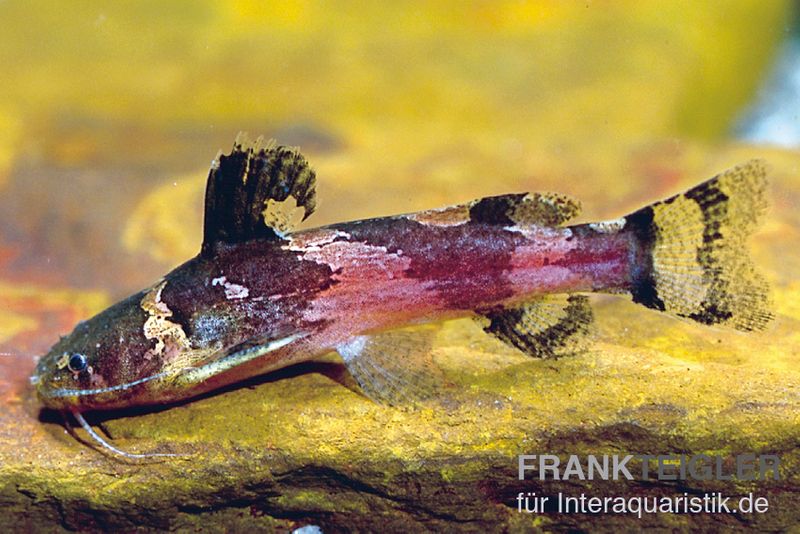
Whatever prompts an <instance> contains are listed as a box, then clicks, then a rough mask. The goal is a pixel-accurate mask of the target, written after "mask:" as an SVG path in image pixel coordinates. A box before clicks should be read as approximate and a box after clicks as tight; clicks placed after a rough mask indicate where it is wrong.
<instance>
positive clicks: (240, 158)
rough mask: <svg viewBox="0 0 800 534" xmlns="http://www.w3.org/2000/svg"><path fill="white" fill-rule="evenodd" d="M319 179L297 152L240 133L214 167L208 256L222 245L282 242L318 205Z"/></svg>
mask: <svg viewBox="0 0 800 534" xmlns="http://www.w3.org/2000/svg"><path fill="white" fill-rule="evenodd" d="M315 185H316V175H315V174H314V171H313V170H312V169H311V167H310V166H309V165H308V162H307V161H306V159H305V158H304V157H303V156H302V154H300V153H299V152H298V151H297V150H296V149H292V148H287V147H285V146H280V145H276V144H275V143H274V142H273V141H269V142H267V143H266V144H264V143H262V139H261V138H258V139H257V140H256V141H255V142H251V141H249V140H248V139H247V136H246V135H244V134H239V135H238V136H237V138H236V141H235V142H234V144H233V150H232V151H231V153H230V154H228V155H224V154H223V155H220V156H218V157H217V159H216V160H215V161H214V163H213V164H212V166H211V171H210V172H209V175H208V183H207V185H206V205H205V226H204V230H203V249H202V253H203V254H212V253H213V251H214V248H215V247H216V245H217V244H218V243H228V244H232V243H239V242H242V241H249V240H252V239H281V238H282V237H283V235H284V234H285V233H286V232H288V231H290V230H291V229H292V228H293V227H294V225H295V224H297V223H299V222H300V221H304V220H305V219H307V218H308V216H309V215H311V214H312V213H313V212H314V208H315V206H316V190H315Z"/></svg>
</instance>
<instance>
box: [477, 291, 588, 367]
mask: <svg viewBox="0 0 800 534" xmlns="http://www.w3.org/2000/svg"><path fill="white" fill-rule="evenodd" d="M478 313H480V315H481V317H479V318H478V322H479V323H480V324H481V326H483V329H484V331H485V332H487V333H489V334H492V335H493V336H495V337H496V338H497V339H499V340H500V341H502V342H504V343H506V344H507V345H510V346H511V347H514V348H516V349H519V350H521V351H522V352H524V353H525V354H527V355H529V356H533V357H535V358H559V357H561V356H567V355H572V354H578V353H580V352H583V351H584V350H585V349H586V348H587V347H588V345H589V341H590V339H591V337H592V333H593V326H592V323H593V318H594V315H593V313H592V309H591V307H590V305H589V299H588V298H587V297H586V296H585V295H549V296H545V297H540V298H538V299H536V300H533V301H530V302H527V303H525V304H523V305H520V306H517V307H513V308H501V309H491V310H487V311H479V312H478Z"/></svg>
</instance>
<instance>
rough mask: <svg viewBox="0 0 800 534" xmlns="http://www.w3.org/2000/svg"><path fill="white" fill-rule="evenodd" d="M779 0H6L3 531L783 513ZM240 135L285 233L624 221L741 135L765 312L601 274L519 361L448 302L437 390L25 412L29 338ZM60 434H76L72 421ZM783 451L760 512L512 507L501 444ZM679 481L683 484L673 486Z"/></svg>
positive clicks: (787, 388) (1, 186)
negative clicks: (111, 447)
mask: <svg viewBox="0 0 800 534" xmlns="http://www.w3.org/2000/svg"><path fill="white" fill-rule="evenodd" d="M797 11H798V5H797V3H792V2H781V1H774V2H757V1H730V2H690V1H676V2H654V1H646V2H641V1H619V2H611V1H583V2H557V1H539V2H520V1H493V2H489V1H485V2H404V1H397V2H344V1H341V2H322V1H319V2H315V1H282V2H274V3H269V2H266V3H265V2H257V1H231V2H210V1H177V0H176V1H170V2H147V1H142V2H124V3H122V2H89V1H85V2H84V1H81V2H70V3H63V2H47V1H32V2H14V1H7V2H3V3H0V20H1V21H2V22H3V31H2V33H0V65H2V72H3V81H2V83H0V353H3V355H0V528H3V529H9V528H11V529H15V530H42V529H46V530H62V529H64V530H85V531H99V530H104V529H114V528H116V529H125V530H131V529H134V528H141V529H208V530H212V531H221V530H223V529H228V530H236V529H258V530H263V531H273V530H275V531H291V530H293V529H295V528H300V527H303V526H307V525H317V526H319V527H320V528H321V529H322V530H323V531H326V532H328V531H341V530H348V529H362V530H374V529H377V528H385V529H387V530H388V531H399V530H407V531H408V530H418V529H436V530H483V531H485V530H502V529H506V530H512V531H513V530H528V529H549V530H567V529H570V528H578V529H581V528H590V527H592V528H600V529H608V530H611V529H630V528H641V527H644V526H650V527H661V528H670V529H688V528H715V527H716V528H723V527H724V528H740V527H743V526H750V527H756V528H762V529H767V528H772V529H781V528H788V527H791V526H796V525H797V524H798V523H799V522H800V483H799V482H800V472H799V471H798V469H800V454H799V453H798V450H797V443H798V442H800V366H798V365H797V360H798V357H799V356H800V355H799V354H798V352H799V351H798V347H800V334H798V325H800V323H799V322H798V321H800V304H798V302H800V280H798V276H797V274H798V272H800V214H799V213H800V212H798V206H800V151H798V148H799V147H800V132H798V127H797V125H798V124H800V119H798V107H799V106H798V102H800V90H799V89H798V86H800V81H798V80H800V66H798V65H800V61H799V60H798V56H799V55H800V52H798V50H799V49H800V47H799V46H798V44H797V43H798V29H797V23H796V21H797ZM239 131H246V132H249V133H250V134H251V136H253V137H256V136H258V135H264V136H265V137H267V138H275V139H276V140H277V141H278V142H280V143H282V144H287V145H294V146H299V147H300V148H301V150H302V151H303V153H304V154H305V155H306V156H307V157H308V159H309V161H310V162H311V164H312V165H313V166H314V168H315V169H316V171H317V176H318V198H319V199H320V205H319V208H318V210H317V212H316V214H315V215H314V217H313V218H312V219H311V220H310V221H307V222H306V223H305V226H306V227H308V226H311V225H314V226H316V225H323V224H328V223H332V222H337V221H343V220H350V219H358V218H365V217H371V216H379V215H386V214H392V213H401V212H409V211H414V210H421V209H426V208H431V207H438V206H443V205H448V204H454V203H457V202H463V201H466V200H469V199H472V198H478V197H482V196H487V195H494V194H501V193H508V192H523V191H557V192H561V193H566V194H568V195H570V196H573V197H575V198H577V199H580V200H581V201H582V204H583V214H582V215H581V219H580V220H582V221H590V220H602V219H605V218H612V217H617V216H620V215H622V214H625V213H627V212H629V211H631V210H632V209H635V208H638V207H640V206H641V205H644V204H646V203H649V202H651V201H654V200H656V199H659V198H662V197H665V196H669V195H671V194H673V193H675V192H678V191H680V190H683V189H685V188H687V187H689V186H691V185H694V184H695V183H697V182H699V181H700V180H702V179H705V178H708V177H710V176H712V175H713V174H715V173H716V172H719V171H721V170H724V169H726V168H728V167H730V166H733V165H735V164H737V163H740V162H743V161H746V160H748V159H750V158H753V157H760V158H765V159H766V160H767V161H768V162H769V164H770V165H771V168H772V171H771V175H770V176H771V184H772V185H771V198H772V208H771V211H770V212H769V214H768V216H767V221H766V223H765V224H764V225H763V226H762V228H761V229H760V231H759V232H758V233H757V234H756V236H755V237H754V239H753V240H752V243H751V250H752V252H753V256H754V259H755V263H756V264H757V265H759V266H760V268H761V269H762V271H763V272H764V273H765V275H766V276H767V278H768V280H769V282H770V284H771V286H772V288H773V295H772V296H773V300H774V309H775V314H776V320H775V322H774V325H773V326H772V327H771V328H770V329H769V330H768V331H767V332H766V333H764V334H753V335H742V334H739V333H735V332H730V331H727V330H721V329H712V328H707V327H703V326H700V325H695V324H689V323H687V322H682V321H678V320H675V319H672V318H669V317H665V316H663V315H659V314H657V313H655V312H651V311H649V310H645V309H643V308H641V307H639V306H636V305H634V304H632V303H631V302H629V301H628V300H627V299H624V298H614V297H610V296H602V297H592V300H593V303H594V304H595V309H596V316H597V320H598V327H599V335H598V340H597V343H596V344H595V345H594V347H593V349H592V350H591V351H590V352H588V353H586V354H585V355H582V356H579V357H575V358H568V359H563V360H558V361H533V360H531V359H530V358H527V357H524V356H522V355H521V354H518V353H516V352H515V351H513V350H511V349H509V348H507V347H505V346H503V345H502V344H501V343H499V342H497V341H495V340H492V339H489V338H488V336H485V335H483V333H482V332H481V331H480V329H479V328H478V327H476V326H475V325H473V324H472V323H471V322H470V321H453V322H450V323H447V324H444V325H442V326H441V329H440V331H439V334H438V337H437V344H436V346H435V348H434V351H435V359H436V362H437V364H439V365H440V366H441V367H442V368H443V369H444V371H445V373H446V374H447V377H448V379H449V381H450V382H452V383H453V384H455V385H456V386H457V387H455V388H451V389H449V390H448V393H447V394H448V395H450V396H451V397H452V398H451V399H449V400H450V401H451V402H450V405H451V406H452V409H450V410H436V409H425V410H417V411H408V410H402V409H396V408H390V407H386V406H379V405H376V404H374V403H372V402H371V401H369V400H368V399H366V398H365V397H363V396H361V395H359V393H358V391H357V388H355V387H354V386H353V384H352V379H350V378H349V377H348V376H347V374H346V371H345V370H344V368H343V367H342V366H341V365H340V364H339V363H338V360H337V357H335V356H334V355H329V356H326V357H323V358H320V361H319V362H318V363H315V364H308V365H304V366H300V367H296V368H293V369H290V370H287V371H284V372H281V373H277V374H275V375H273V376H270V377H268V378H267V379H266V380H262V381H258V382H259V383H252V384H250V385H249V387H245V388H238V389H233V390H230V391H226V392H224V393H223V394H220V395H215V396H210V397H208V398H204V399H201V400H198V401H196V402H191V403H186V404H183V405H181V406H178V407H173V408H170V409H165V410H155V411H148V412H141V411H140V412H136V413H122V414H119V413H115V414H90V415H89V419H90V420H91V422H92V423H94V424H100V423H102V425H101V426H102V428H103V429H104V431H105V432H106V433H107V435H108V436H110V437H112V438H113V440H114V443H115V444H117V445H119V446H120V447H121V448H124V449H126V450H135V451H146V450H151V449H154V448H158V447H159V446H162V445H163V444H168V446H169V447H170V448H171V449H172V450H177V451H181V452H187V453H193V454H195V455H196V457H194V458H190V459H189V460H185V461H184V460H181V461H174V462H171V461H170V462H162V463H152V464H150V463H148V464H143V465H138V464H136V465H131V464H126V463H122V462H119V461H118V460H117V459H114V458H108V457H106V456H104V455H102V454H100V453H98V452H97V451H95V450H93V449H91V448H90V447H87V446H85V445H84V444H81V443H80V442H79V441H77V440H76V439H75V438H74V437H72V436H70V435H69V434H68V433H66V432H65V430H64V427H63V425H62V424H61V421H60V418H59V417H58V415H57V414H49V413H41V412H40V409H39V405H38V403H37V401H36V399H35V397H34V396H33V392H32V389H31V387H30V386H29V384H28V376H29V375H30V373H31V371H32V369H33V367H34V364H35V361H36V360H35V358H36V356H38V355H39V354H42V353H44V352H45V351H47V349H48V348H49V347H50V346H51V345H52V344H53V343H54V342H55V341H56V340H57V339H58V336H59V335H63V334H66V333H67V332H69V331H70V330H71V329H72V328H73V326H74V325H75V323H77V322H78V321H80V320H82V319H86V318H88V317H90V316H92V315H93V314H95V313H97V312H99V311H100V310H102V309H103V308H105V307H106V306H108V305H110V304H112V303H114V302H116V301H117V300H119V299H120V298H123V297H125V296H127V295H129V294H131V293H133V292H135V291H138V290H139V289H141V288H143V287H146V286H148V285H149V284H151V283H152V282H153V281H155V280H156V279H158V278H159V277H160V276H162V275H163V274H164V273H166V272H167V271H168V270H169V269H171V268H173V267H175V266H177V265H179V264H181V263H182V262H184V261H185V260H187V259H189V258H191V257H192V256H194V255H195V254H196V253H197V252H198V250H199V246H200V240H201V234H202V231H201V225H202V201H203V192H204V186H205V179H206V176H207V172H208V166H209V164H210V162H211V160H212V159H213V158H214V157H215V155H216V154H217V153H218V151H219V150H225V151H228V150H229V149H230V147H231V146H232V143H233V140H234V138H235V136H236V134H237V133H238V132H239ZM78 435H79V436H81V435H82V434H80V431H79V432H78ZM535 451H546V452H548V453H552V454H558V453H565V454H589V453H591V454H603V453H609V454H610V453H613V452H621V453H627V452H631V453H650V454H677V453H683V454H688V453H697V452H705V453H709V454H712V453H713V454H735V453H739V452H755V453H757V454H758V453H762V454H766V453H771V454H779V455H780V457H781V461H782V466H783V474H784V475H785V476H784V477H783V479H782V480H780V481H775V482H769V483H763V482H762V483H756V482H749V483H744V482H735V483H733V482H732V483H726V484H720V483H717V484H718V486H715V485H714V483H710V484H704V483H698V482H696V481H691V482H687V483H686V485H681V484H671V485H659V484H648V483H639V484H630V483H628V484H625V483H623V482H620V481H616V482H607V483H602V484H599V485H595V486H594V487H593V488H592V491H593V492H594V493H595V494H597V495H606V494H608V495H613V494H626V495H627V494H657V495H661V494H663V495H669V494H673V493H676V492H683V491H711V490H723V489H724V490H726V491H728V492H729V493H737V492H738V493H747V492H749V491H753V492H758V493H759V494H761V495H765V496H768V497H769V498H770V503H771V505H772V508H771V509H770V511H769V513H765V514H762V515H750V516H746V515H709V514H700V515H670V514H656V515H650V516H646V517H645V518H644V519H642V520H639V519H638V518H636V517H631V516H624V515H617V516H583V515H569V514H564V515H559V514H542V515H531V514H520V513H518V512H517V508H516V501H515V497H516V495H517V494H518V492H520V491H537V490H538V491H541V492H545V493H546V492H551V493H552V492H557V491H562V490H564V489H565V488H571V489H572V490H573V491H574V490H575V486H574V485H571V484H558V483H551V484H547V483H544V484H543V483H541V482H538V481H537V482H536V483H537V484H539V486H537V485H536V484H532V483H531V481H527V482H526V481H519V480H517V471H516V468H517V464H516V458H517V455H518V454H535V453H536V452H535ZM692 484H694V486H693V485H692Z"/></svg>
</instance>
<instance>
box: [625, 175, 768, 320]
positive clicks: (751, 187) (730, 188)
mask: <svg viewBox="0 0 800 534" xmlns="http://www.w3.org/2000/svg"><path fill="white" fill-rule="evenodd" d="M766 185H767V181H766V165H765V163H764V161H762V160H753V161H750V162H748V163H745V164H743V165H739V166H737V167H734V168H733V169H730V170H728V171H726V172H724V173H722V174H720V175H718V176H715V177H714V178H712V179H710V180H708V181H706V182H704V183H702V184H700V185H698V186H697V187H694V188H692V189H690V190H689V191H687V192H686V193H683V194H680V195H675V196H673V197H671V198H669V199H667V200H664V201H662V202H657V203H655V204H652V205H650V206H647V207H645V208H642V209H640V210H639V211H637V212H635V213H632V214H631V215H628V216H627V217H626V218H625V220H626V223H625V227H624V228H623V231H625V230H628V231H632V232H634V233H635V234H636V236H637V238H638V240H639V244H640V247H641V249H642V252H641V253H640V257H641V260H642V264H643V265H642V266H641V270H640V272H639V273H638V275H637V276H636V281H635V284H634V287H633V289H632V293H633V300H634V301H635V302H639V303H641V304H644V305H645V306H647V307H650V308H654V309H657V310H661V311H665V312H667V313H671V314H673V315H677V316H680V317H686V318H689V319H692V320H694V321H697V322H700V323H704V324H721V325H726V326H731V327H733V328H736V329H738V330H742V331H751V330H760V329H763V328H764V326H765V325H766V324H767V323H768V322H769V321H770V319H771V318H772V313H771V312H770V302H769V298H768V294H767V293H768V287H767V284H766V282H765V280H764V279H763V278H762V277H761V276H760V275H759V274H758V273H757V272H756V271H755V268H754V266H753V263H752V261H751V260H750V258H749V257H748V255H747V252H746V240H747V237H748V236H749V235H750V233H751V232H752V231H753V229H754V228H755V226H756V225H757V223H758V221H759V219H760V218H761V216H762V215H763V213H764V211H765V210H766V205H767V203H766V198H765V189H766Z"/></svg>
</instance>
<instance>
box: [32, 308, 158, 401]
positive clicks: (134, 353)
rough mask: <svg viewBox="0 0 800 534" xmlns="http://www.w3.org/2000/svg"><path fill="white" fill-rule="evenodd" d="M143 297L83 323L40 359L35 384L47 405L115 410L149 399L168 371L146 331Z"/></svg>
mask: <svg viewBox="0 0 800 534" xmlns="http://www.w3.org/2000/svg"><path fill="white" fill-rule="evenodd" d="M141 299H142V293H140V294H137V295H133V296H132V297H130V298H128V299H126V300H123V301H121V302H119V303H117V304H115V305H114V306H112V307H110V308H108V309H106V310H105V311H103V312H101V313H99V314H98V315H96V316H94V317H92V318H91V319H89V320H86V321H83V322H81V323H79V324H78V325H77V326H76V327H75V328H74V330H73V331H72V332H71V333H70V334H68V335H66V336H63V337H62V338H61V339H60V340H59V341H58V342H57V343H56V344H55V345H53V346H52V348H51V349H50V350H49V351H48V352H47V354H45V355H44V356H42V357H41V358H40V359H39V362H38V364H37V366H36V370H35V371H34V374H33V375H32V376H31V378H30V381H31V384H32V385H33V386H34V387H35V389H36V393H37V396H38V398H39V400H40V401H41V402H42V404H43V405H44V406H46V407H48V408H53V409H58V410H69V409H80V410H92V409H110V408H118V407H123V406H130V405H133V404H142V402H140V401H143V400H146V398H147V397H148V390H152V388H153V387H154V386H155V385H156V382H158V379H160V378H162V377H164V376H166V375H167V374H168V373H166V372H165V370H164V368H163V361H161V360H159V359H158V358H154V357H152V346H153V342H152V341H151V340H149V339H147V338H146V337H145V335H144V333H143V326H144V323H145V321H146V316H145V314H144V312H143V311H142V309H141V307H140V306H139V301H140V300H141Z"/></svg>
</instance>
